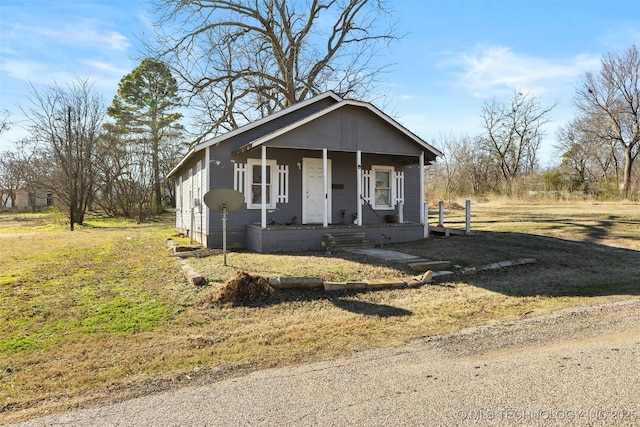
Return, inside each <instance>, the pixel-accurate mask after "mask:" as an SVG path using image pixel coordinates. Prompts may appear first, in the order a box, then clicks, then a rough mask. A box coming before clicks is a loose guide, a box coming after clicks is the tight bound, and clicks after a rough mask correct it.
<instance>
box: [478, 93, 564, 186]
mask: <svg viewBox="0 0 640 427" xmlns="http://www.w3.org/2000/svg"><path fill="white" fill-rule="evenodd" d="M555 105H556V104H553V105H552V106H550V107H543V106H542V105H541V104H540V101H539V99H538V98H537V97H535V96H532V95H530V94H523V93H521V92H514V94H513V96H512V97H511V99H509V100H499V99H496V98H494V99H493V100H491V101H489V102H486V103H485V104H484V106H483V107H482V114H481V116H482V119H483V122H484V135H483V139H484V142H485V147H486V149H487V151H488V152H489V153H490V154H491V157H492V158H493V160H494V161H495V162H496V164H497V165H498V168H499V169H500V172H501V173H502V177H503V178H504V181H505V184H506V189H507V193H508V195H509V196H512V195H513V184H514V181H515V178H516V177H517V176H518V175H520V174H521V173H523V172H526V173H532V172H534V171H535V167H536V163H537V152H538V148H539V147H540V143H541V140H542V136H543V135H544V132H543V126H544V125H545V124H546V123H548V122H549V121H550V117H549V115H550V112H551V110H552V109H553V108H554V107H555Z"/></svg>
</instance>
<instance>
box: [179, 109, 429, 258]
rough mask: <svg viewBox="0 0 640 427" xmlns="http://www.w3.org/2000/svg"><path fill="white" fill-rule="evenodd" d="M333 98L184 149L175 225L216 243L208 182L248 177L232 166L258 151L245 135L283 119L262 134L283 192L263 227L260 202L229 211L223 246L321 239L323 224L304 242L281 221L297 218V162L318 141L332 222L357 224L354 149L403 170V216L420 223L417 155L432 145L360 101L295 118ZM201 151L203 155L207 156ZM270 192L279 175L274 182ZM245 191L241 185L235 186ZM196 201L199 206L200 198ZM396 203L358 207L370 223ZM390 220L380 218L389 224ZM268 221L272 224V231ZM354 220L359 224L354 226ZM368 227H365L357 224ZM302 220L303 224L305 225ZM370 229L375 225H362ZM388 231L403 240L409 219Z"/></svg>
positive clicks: (226, 184)
mask: <svg viewBox="0 0 640 427" xmlns="http://www.w3.org/2000/svg"><path fill="white" fill-rule="evenodd" d="M336 102H337V101H336V99H334V98H322V99H319V100H318V101H317V102H315V103H311V104H309V105H307V106H305V107H303V108H300V109H297V110H294V111H292V112H291V113H289V114H286V115H283V116H281V117H276V118H274V119H273V120H270V121H266V122H265V123H262V124H260V125H259V126H256V127H253V128H249V129H247V130H246V131H244V132H240V133H238V134H237V135H233V136H230V137H229V138H227V139H224V140H222V141H220V142H218V143H216V144H212V145H211V144H210V145H207V144H203V145H202V147H204V148H205V149H201V150H200V151H196V152H195V153H192V154H190V157H187V158H186V159H185V160H183V161H184V164H181V165H180V167H179V168H176V177H177V180H176V182H177V183H176V187H177V188H176V194H177V196H178V200H177V201H176V226H177V228H178V229H181V230H183V231H187V232H188V233H189V235H191V236H193V237H194V239H195V240H196V241H198V242H201V243H202V244H206V245H207V246H208V247H221V246H222V214H221V213H220V212H217V211H216V210H208V209H207V208H206V207H205V206H204V204H203V197H204V194H205V193H206V191H207V185H208V186H209V189H211V188H213V189H218V188H229V189H232V188H234V175H236V172H237V171H238V173H239V174H241V175H242V176H244V178H245V180H247V179H248V178H249V170H248V169H245V171H244V172H242V168H238V167H236V166H237V165H239V164H242V165H247V164H248V161H249V160H250V159H257V160H258V161H259V160H260V159H261V147H260V145H259V144H258V146H257V147H254V148H250V147H249V146H248V144H249V143H251V142H253V141H255V140H256V139H258V138H261V137H264V136H266V135H269V134H272V133H274V132H277V131H282V130H283V128H284V127H286V126H289V125H291V124H294V123H297V124H298V126H295V127H291V130H289V131H288V132H286V133H282V134H280V133H278V134H276V135H273V137H272V138H270V139H265V141H264V142H263V147H266V148H265V149H266V153H267V159H268V160H270V161H272V160H273V161H275V162H276V163H277V165H286V166H287V167H288V172H287V174H288V175H287V177H288V191H287V193H288V200H287V202H282V203H277V202H276V204H275V208H273V209H268V210H267V225H268V227H267V228H269V232H264V233H258V232H256V231H255V230H256V229H258V230H262V229H261V228H260V223H261V214H262V212H261V209H250V208H248V206H247V204H246V203H245V204H243V205H242V206H241V207H240V208H239V209H237V210H235V211H233V212H229V215H228V220H227V246H228V247H230V248H241V247H249V248H260V250H265V251H273V250H272V249H274V248H275V250H295V248H298V249H300V250H304V249H305V248H308V249H316V247H317V246H318V245H317V243H319V242H316V241H315V240H317V239H320V238H321V236H322V234H323V231H322V227H319V226H318V227H311V228H313V229H317V230H318V231H314V232H313V233H315V234H313V235H314V238H313V239H314V241H313V242H305V238H306V237H304V236H305V235H306V236H307V237H308V233H309V232H308V231H307V232H305V233H302V232H300V231H299V230H298V232H296V228H295V227H290V229H284V228H283V227H282V225H288V226H292V225H296V224H297V225H300V224H301V223H302V218H303V211H302V209H303V198H304V197H305V195H304V194H303V188H302V186H303V167H302V166H303V164H304V160H303V159H305V158H318V159H321V158H322V157H323V156H322V153H323V148H326V149H327V152H328V154H327V156H328V159H330V160H331V179H332V180H331V184H332V185H331V187H330V188H329V197H330V198H331V199H330V201H331V204H330V206H331V212H330V223H331V224H334V225H339V226H342V227H355V226H354V225H353V222H354V214H355V213H356V212H357V211H358V203H359V201H358V200H357V187H358V183H357V176H358V174H357V167H356V166H357V165H356V152H357V151H360V152H361V156H362V158H361V159H362V169H363V170H371V169H372V167H373V166H374V165H375V166H389V167H393V170H394V172H402V173H403V182H404V187H403V188H404V200H405V203H404V210H403V219H404V222H405V223H413V224H415V225H416V226H419V225H420V222H421V218H420V206H421V203H422V202H421V201H422V200H423V197H422V195H420V194H419V193H420V177H421V174H420V170H419V166H418V161H419V158H420V157H419V156H420V155H421V153H423V152H424V153H425V154H426V156H425V158H426V159H427V160H429V159H433V158H435V152H433V151H430V150H427V149H425V146H426V144H425V145H423V143H419V142H418V141H416V140H415V139H414V138H412V137H411V136H410V135H407V134H405V133H403V132H402V131H399V130H398V128H397V127H395V126H394V125H393V124H390V123H389V122H387V121H386V120H385V119H383V118H381V117H380V116H378V115H377V114H376V113H374V112H372V111H371V110H370V109H369V108H367V107H363V106H361V105H354V104H346V105H343V106H341V107H340V108H338V109H336V110H334V111H330V112H328V113H326V114H324V115H321V116H319V117H317V118H315V119H313V120H310V121H308V122H300V120H302V119H304V118H307V117H309V116H311V115H313V114H314V113H316V112H319V111H321V110H324V109H326V108H328V107H330V106H332V105H334V104H335V103H336ZM205 153H207V154H208V156H207V157H206V158H205ZM272 184H273V186H274V187H273V188H272V192H273V193H274V196H273V197H274V198H275V193H276V189H275V186H276V184H277V181H276V180H274V181H273V182H272ZM239 190H241V191H243V192H244V190H245V189H244V188H241V189H239ZM198 204H199V206H198ZM398 213H399V212H398V207H397V206H396V207H395V208H394V209H385V210H382V209H380V210H376V211H374V210H373V209H372V208H371V207H370V206H367V205H364V206H363V207H362V217H363V218H362V220H363V223H364V224H368V225H375V224H381V223H383V222H384V221H385V215H388V214H396V215H397V214H398ZM390 225H392V224H386V226H387V227H389V226H390ZM271 226H273V227H274V228H278V227H280V228H279V229H277V230H274V231H273V232H271V228H270V227H271ZM356 228H360V227H356ZM363 228H366V227H363ZM308 229H309V227H306V228H305V230H308ZM367 233H369V234H371V233H374V231H371V230H368V231H367ZM393 234H394V236H396V238H398V239H401V240H402V241H408V240H404V239H411V238H412V237H416V236H417V235H416V233H415V232H414V231H411V227H405V228H398V229H397V230H395V229H394V230H393Z"/></svg>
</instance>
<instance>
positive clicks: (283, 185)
mask: <svg viewBox="0 0 640 427" xmlns="http://www.w3.org/2000/svg"><path fill="white" fill-rule="evenodd" d="M278 203H289V165H278Z"/></svg>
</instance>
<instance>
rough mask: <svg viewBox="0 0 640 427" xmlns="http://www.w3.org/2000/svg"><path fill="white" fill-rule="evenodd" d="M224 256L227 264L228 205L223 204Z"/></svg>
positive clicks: (225, 264)
mask: <svg viewBox="0 0 640 427" xmlns="http://www.w3.org/2000/svg"><path fill="white" fill-rule="evenodd" d="M222 257H223V259H224V266H225V267H226V266H227V205H222Z"/></svg>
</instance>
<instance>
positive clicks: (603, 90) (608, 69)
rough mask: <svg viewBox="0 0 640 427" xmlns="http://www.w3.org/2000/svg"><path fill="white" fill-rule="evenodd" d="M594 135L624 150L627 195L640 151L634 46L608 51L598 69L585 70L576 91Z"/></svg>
mask: <svg viewBox="0 0 640 427" xmlns="http://www.w3.org/2000/svg"><path fill="white" fill-rule="evenodd" d="M576 105H577V107H578V109H579V110H580V112H581V114H583V115H584V116H586V117H589V118H590V120H591V122H595V123H598V124H599V125H598V126H590V128H589V132H590V135H591V137H592V138H593V139H595V140H602V141H607V142H610V143H612V144H616V145H618V146H619V147H620V148H621V149H622V150H623V152H624V170H623V186H622V194H623V196H624V197H627V198H628V197H629V196H630V191H631V184H632V180H631V178H632V169H633V164H634V162H635V160H636V158H637V157H638V154H640V52H638V47H637V46H635V45H634V46H631V47H630V48H628V49H626V50H624V51H622V52H618V53H609V54H608V55H607V56H605V57H604V58H603V59H602V69H601V70H600V72H599V73H590V72H589V73H586V74H585V75H584V77H583V79H582V82H581V84H580V86H579V88H578V90H577V93H576Z"/></svg>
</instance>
